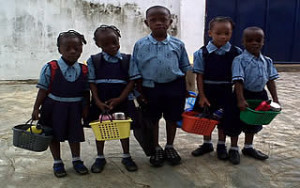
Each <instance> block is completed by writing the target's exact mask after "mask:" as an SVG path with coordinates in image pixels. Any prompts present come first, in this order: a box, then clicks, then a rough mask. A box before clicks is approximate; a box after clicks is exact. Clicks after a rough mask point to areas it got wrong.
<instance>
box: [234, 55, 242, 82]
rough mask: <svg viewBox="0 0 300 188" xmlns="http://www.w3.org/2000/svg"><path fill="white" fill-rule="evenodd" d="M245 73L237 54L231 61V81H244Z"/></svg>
mask: <svg viewBox="0 0 300 188" xmlns="http://www.w3.org/2000/svg"><path fill="white" fill-rule="evenodd" d="M244 78H245V73H244V69H243V67H242V58H241V57H239V56H237V57H235V58H234V59H233V62H232V81H237V80H242V81H244Z"/></svg>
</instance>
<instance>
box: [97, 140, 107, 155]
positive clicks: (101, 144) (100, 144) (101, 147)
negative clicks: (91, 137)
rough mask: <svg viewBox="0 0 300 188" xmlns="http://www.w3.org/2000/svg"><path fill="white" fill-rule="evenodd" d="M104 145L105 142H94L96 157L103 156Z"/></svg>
mask: <svg viewBox="0 0 300 188" xmlns="http://www.w3.org/2000/svg"><path fill="white" fill-rule="evenodd" d="M104 143H105V141H98V140H96V147H97V155H98V156H103V150H104Z"/></svg>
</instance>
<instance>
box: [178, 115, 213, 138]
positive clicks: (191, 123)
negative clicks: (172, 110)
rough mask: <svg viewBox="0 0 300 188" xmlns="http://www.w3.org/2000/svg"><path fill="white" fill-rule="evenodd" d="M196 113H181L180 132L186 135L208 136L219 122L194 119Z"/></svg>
mask: <svg viewBox="0 0 300 188" xmlns="http://www.w3.org/2000/svg"><path fill="white" fill-rule="evenodd" d="M196 114H199V113H198V112H193V111H190V112H183V113H182V130H184V131H186V132H188V133H194V134H200V135H204V136H210V135H211V133H212V132H213V130H214V129H215V127H216V125H217V124H218V123H219V121H216V120H213V119H207V118H199V117H195V115H196Z"/></svg>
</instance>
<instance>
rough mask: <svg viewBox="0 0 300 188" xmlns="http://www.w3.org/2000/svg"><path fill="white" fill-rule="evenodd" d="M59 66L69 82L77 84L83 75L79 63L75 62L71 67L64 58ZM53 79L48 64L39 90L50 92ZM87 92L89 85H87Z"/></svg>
mask: <svg viewBox="0 0 300 188" xmlns="http://www.w3.org/2000/svg"><path fill="white" fill-rule="evenodd" d="M57 63H58V66H59V68H60V70H61V72H62V74H63V76H64V78H65V79H66V80H67V81H69V82H75V81H76V80H77V79H78V77H79V76H80V74H81V67H80V65H79V63H78V62H75V63H74V64H73V65H72V66H69V65H68V64H67V63H66V62H65V61H64V60H63V59H62V58H59V59H58V60H57ZM50 79H51V68H50V65H49V64H48V63H47V64H45V65H44V66H43V68H42V70H41V74H40V79H39V82H38V84H37V86H36V87H37V88H40V89H45V90H48V88H49V84H50ZM87 90H89V89H88V84H87Z"/></svg>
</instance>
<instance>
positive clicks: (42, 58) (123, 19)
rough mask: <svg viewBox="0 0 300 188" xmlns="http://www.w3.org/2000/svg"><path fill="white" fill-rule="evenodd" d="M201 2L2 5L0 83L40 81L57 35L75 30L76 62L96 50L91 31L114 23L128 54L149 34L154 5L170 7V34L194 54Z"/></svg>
mask: <svg viewBox="0 0 300 188" xmlns="http://www.w3.org/2000/svg"><path fill="white" fill-rule="evenodd" d="M204 1H205V0H194V1H192V0H177V1H174V0H148V1H143V0H76V1H74V0H26V1H25V0H9V1H7V0H0V30H1V36H0V44H1V46H0V59H1V62H0V80H25V79H38V77H39V73H40V69H41V67H42V66H43V65H44V64H45V63H46V62H48V61H50V60H52V59H57V58H58V57H60V54H59V53H58V52H57V47H56V39H57V36H58V34H59V33H60V32H62V31H67V30H69V29H75V30H77V31H79V32H81V33H82V34H84V36H85V38H86V40H87V42H88V44H87V45H85V46H84V49H83V53H82V56H81V58H80V59H79V61H81V62H82V61H84V60H86V59H87V58H88V57H89V56H90V55H91V54H94V53H97V52H98V51H99V49H97V47H96V46H95V44H94V41H93V33H94V30H95V29H96V28H97V27H98V26H100V25H101V24H113V25H116V26H117V27H118V28H119V29H120V30H121V35H122V38H121V51H122V52H126V53H131V52H132V47H133V45H134V43H135V41H136V40H138V39H139V38H141V37H143V36H145V35H146V34H148V32H149V30H148V28H147V27H146V26H145V25H144V23H143V21H144V18H145V10H146V9H147V8H148V7H150V6H153V5H163V6H166V7H168V8H169V9H170V10H171V12H172V14H173V19H174V23H173V24H172V26H171V29H170V31H171V33H172V34H173V35H175V36H176V37H178V38H180V39H182V40H183V41H184V42H185V44H186V47H187V49H188V53H189V54H190V55H192V53H193V51H195V49H197V48H199V47H200V46H201V45H202V42H203V41H202V39H203V34H202V33H201V31H203V25H204V24H203V19H204V16H203V15H204V6H203V4H204Z"/></svg>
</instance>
